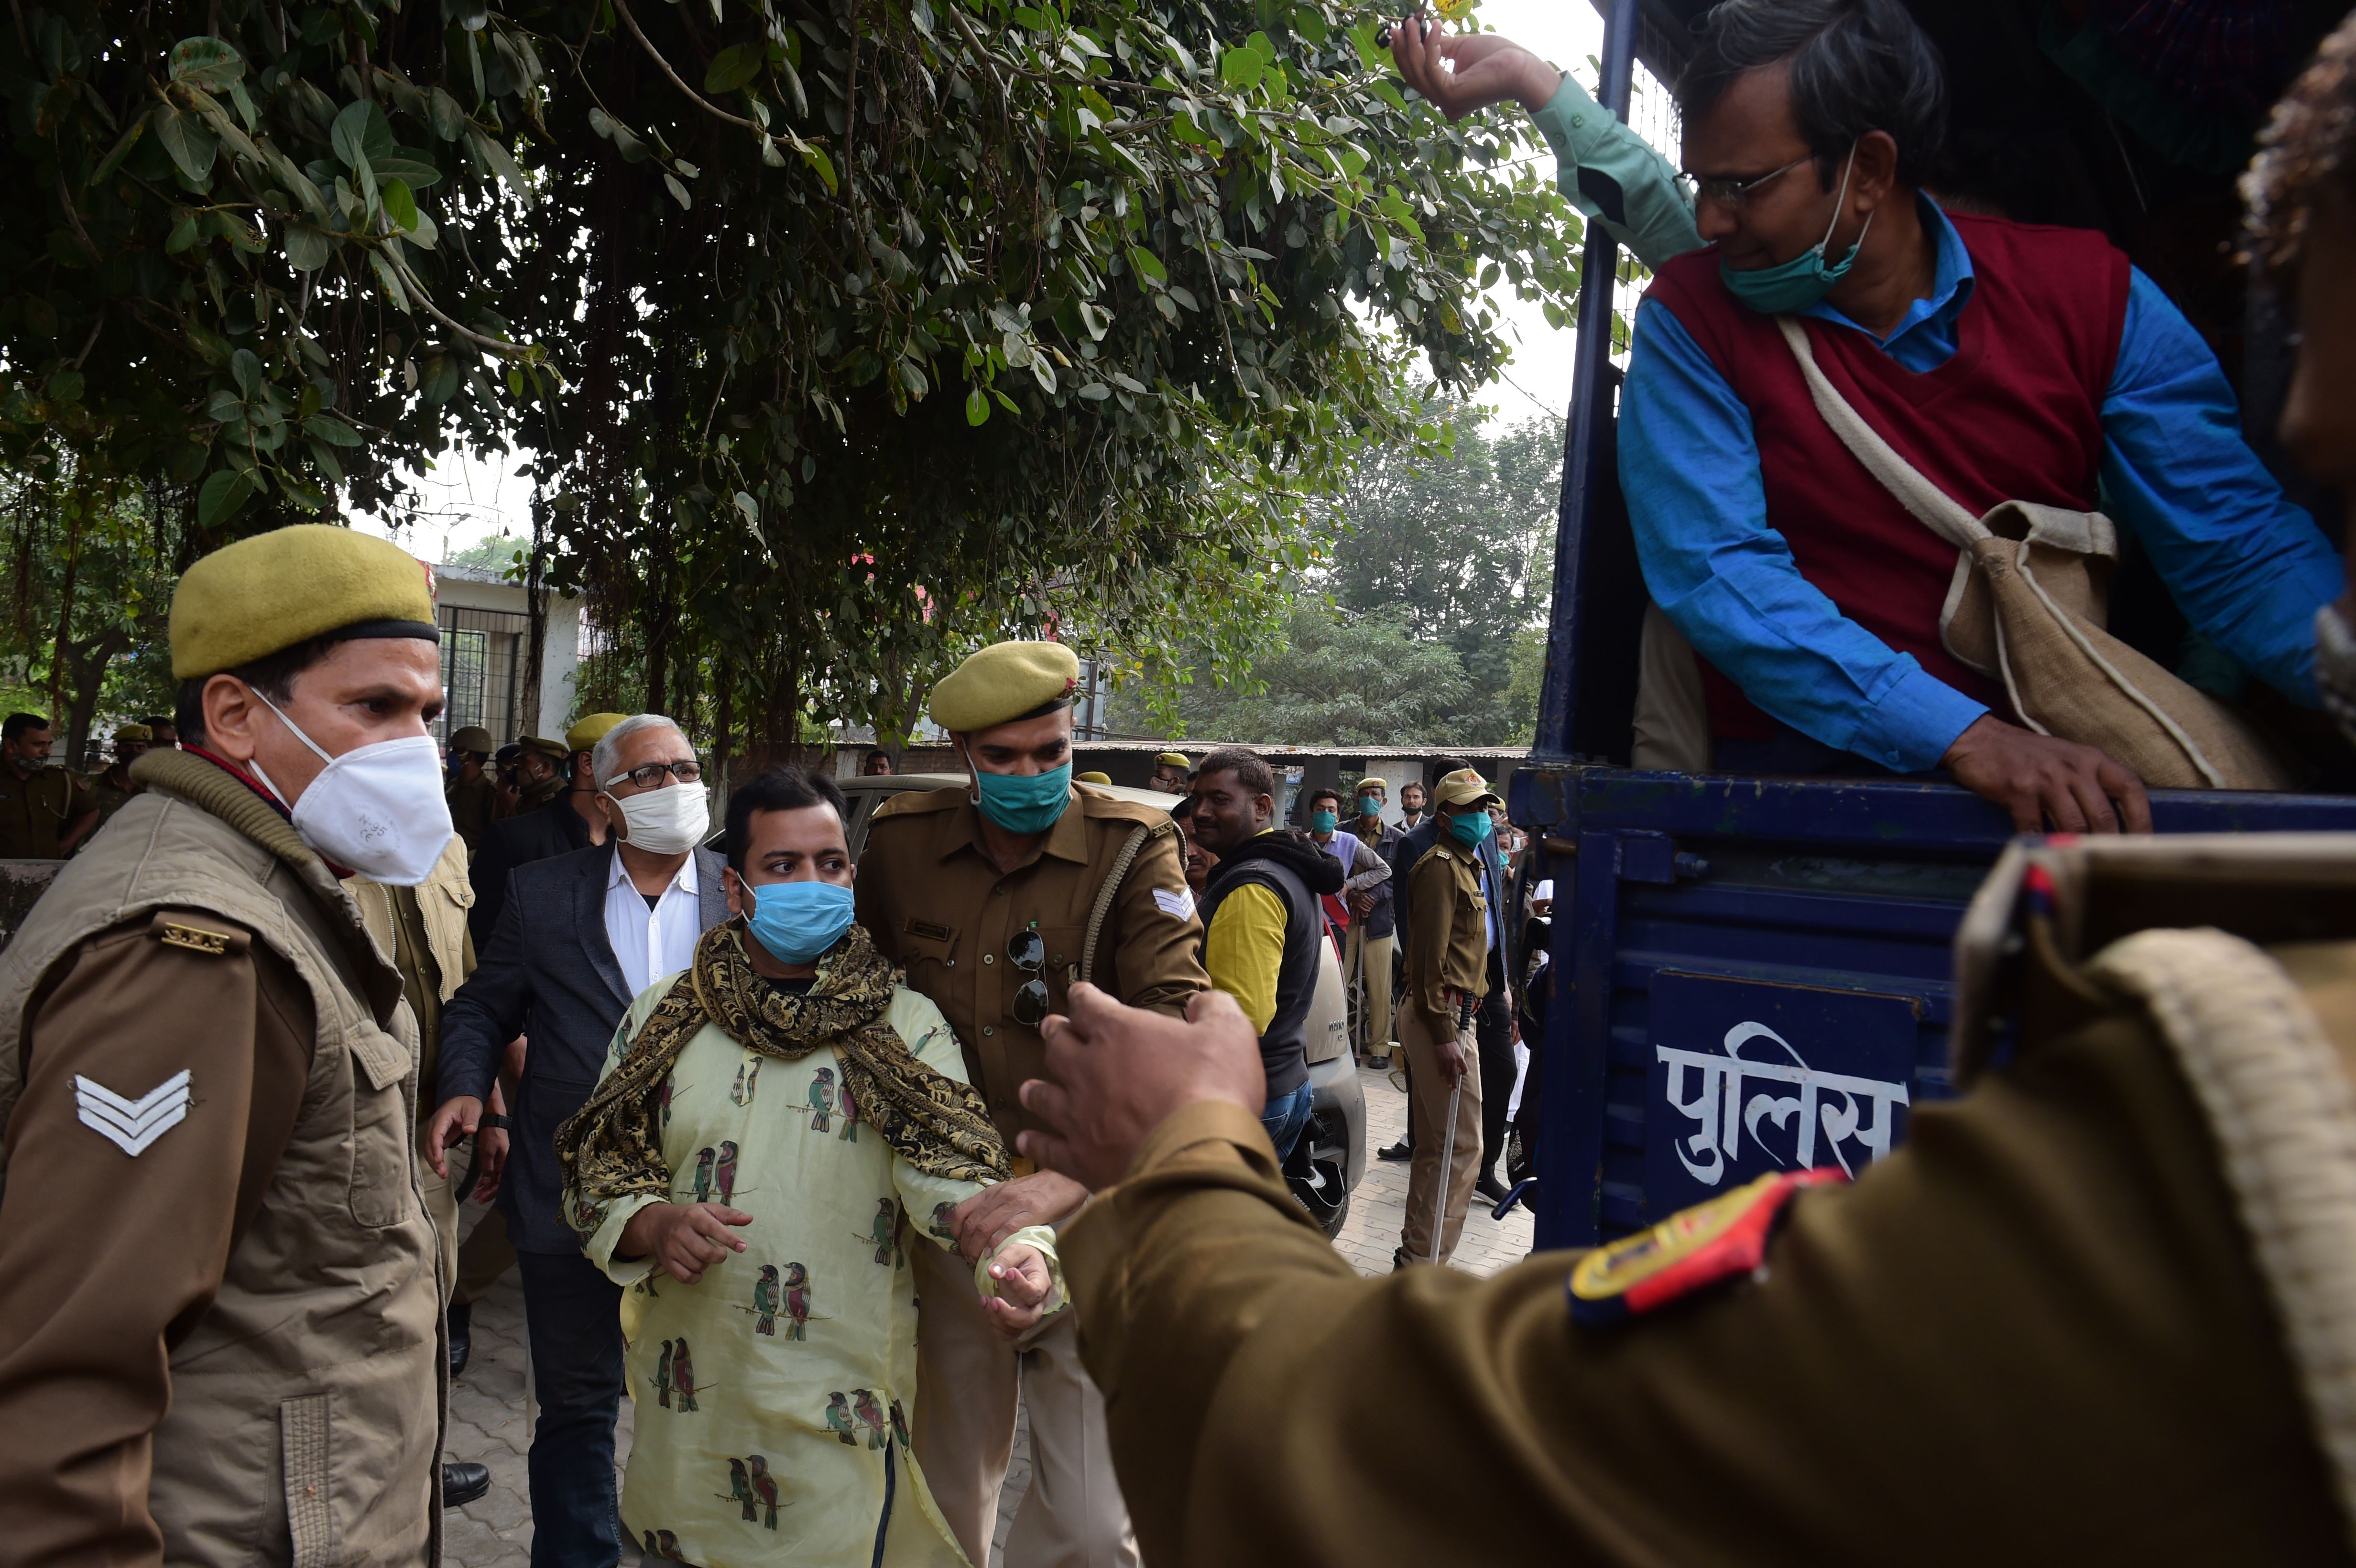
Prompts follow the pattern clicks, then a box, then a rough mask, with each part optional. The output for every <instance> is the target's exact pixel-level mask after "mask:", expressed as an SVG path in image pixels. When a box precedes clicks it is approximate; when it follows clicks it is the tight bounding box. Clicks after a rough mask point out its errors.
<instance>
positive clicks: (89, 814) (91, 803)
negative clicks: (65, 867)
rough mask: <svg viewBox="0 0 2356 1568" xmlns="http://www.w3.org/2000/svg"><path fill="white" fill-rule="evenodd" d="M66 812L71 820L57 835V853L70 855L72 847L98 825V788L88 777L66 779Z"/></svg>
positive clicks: (88, 835) (72, 850) (89, 834)
mask: <svg viewBox="0 0 2356 1568" xmlns="http://www.w3.org/2000/svg"><path fill="white" fill-rule="evenodd" d="M66 785H67V788H66V812H67V815H69V816H72V818H73V820H72V821H71V822H70V823H68V824H67V825H66V830H65V831H64V832H63V833H60V834H59V835H58V853H59V854H60V855H70V854H72V853H73V852H74V847H75V846H76V845H78V844H80V842H81V841H82V840H83V839H85V838H87V837H90V836H91V833H92V832H93V831H95V830H96V829H97V827H98V790H97V787H96V786H95V785H93V784H91V782H90V781H89V780H88V779H86V778H80V777H72V778H69V779H68V780H67V781H66Z"/></svg>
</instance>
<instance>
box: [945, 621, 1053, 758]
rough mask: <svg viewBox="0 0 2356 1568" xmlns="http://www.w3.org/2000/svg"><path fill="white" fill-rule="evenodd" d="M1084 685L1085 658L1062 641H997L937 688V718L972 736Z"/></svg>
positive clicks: (950, 728)
mask: <svg viewBox="0 0 2356 1568" xmlns="http://www.w3.org/2000/svg"><path fill="white" fill-rule="evenodd" d="M1079 683H1080V661H1079V658H1078V657H1077V656H1076V655H1075V654H1074V653H1073V652H1072V650H1071V649H1069V648H1067V647H1066V646H1065V645H1063V644H1061V643H992V644H991V645H990V646H988V647H986V648H983V649H982V650H981V651H980V652H979V653H976V654H974V655H972V656H970V657H969V658H968V659H967V660H966V661H965V663H963V664H961V665H959V666H958V667H957V668H955V669H953V670H951V671H950V672H949V673H948V675H946V676H944V677H942V678H941V682H940V684H939V685H938V686H936V687H934V688H933V701H932V715H933V722H934V723H936V724H937V725H939V726H940V727H941V728H942V729H944V730H947V731H949V732H950V733H952V734H957V735H969V734H971V733H973V732H974V731H977V730H987V729H989V728H990V727H991V725H993V724H1003V723H1005V722H1007V721H1008V720H1012V719H1020V718H1022V717H1023V715H1024V714H1026V713H1029V712H1032V711H1033V710H1034V709H1041V708H1044V707H1045V706H1047V704H1049V703H1051V702H1054V701H1056V700H1057V699H1063V698H1068V697H1070V696H1071V695H1072V690H1073V688H1075V687H1076V686H1078V685H1079Z"/></svg>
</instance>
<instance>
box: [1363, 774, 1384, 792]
mask: <svg viewBox="0 0 2356 1568" xmlns="http://www.w3.org/2000/svg"><path fill="white" fill-rule="evenodd" d="M1370 784H1371V785H1373V786H1374V787H1375V788H1376V789H1388V788H1390V787H1391V784H1390V780H1388V779H1378V778H1376V776H1375V775H1374V774H1372V773H1368V774H1367V775H1366V776H1365V778H1362V779H1360V780H1359V781H1358V787H1359V788H1360V789H1365V788H1366V787H1367V786H1368V785H1370Z"/></svg>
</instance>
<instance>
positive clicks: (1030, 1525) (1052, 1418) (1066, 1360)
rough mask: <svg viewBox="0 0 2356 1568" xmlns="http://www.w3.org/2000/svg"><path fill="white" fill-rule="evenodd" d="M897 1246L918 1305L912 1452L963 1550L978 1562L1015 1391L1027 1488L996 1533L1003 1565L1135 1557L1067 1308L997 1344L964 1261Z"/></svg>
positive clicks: (1091, 1567) (985, 1550)
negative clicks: (909, 1267)
mask: <svg viewBox="0 0 2356 1568" xmlns="http://www.w3.org/2000/svg"><path fill="white" fill-rule="evenodd" d="M909 1254H910V1256H911V1257H913V1258H914V1259H915V1260H916V1296H917V1302H918V1308H919V1309H918V1312H917V1315H916V1419H915V1424H914V1429H913V1433H912V1435H913V1437H914V1439H915V1442H916V1463H917V1464H919V1465H920V1466H922V1467H924V1472H925V1482H926V1486H928V1487H930V1488H932V1493H933V1501H934V1502H935V1503H936V1504H937V1505H938V1506H939V1508H940V1510H941V1517H942V1518H944V1519H946V1520H948V1525H949V1529H950V1531H951V1532H952V1533H954V1534H955V1535H956V1536H957V1538H958V1544H959V1545H961V1546H963V1547H964V1548H965V1552H966V1556H967V1557H968V1558H969V1559H970V1560H971V1561H972V1562H974V1563H988V1562H989V1561H990V1546H991V1539H992V1537H993V1536H995V1535H996V1533H997V1531H998V1493H999V1489H1000V1488H1001V1487H1003V1486H1004V1485H1005V1484H1006V1469H1007V1466H1008V1464H1009V1463H1010V1462H1011V1460H1012V1457H1013V1453H1014V1415H1015V1404H1016V1402H1017V1400H1018V1399H1019V1400H1020V1401H1021V1403H1022V1404H1023V1408H1024V1409H1025V1410H1027V1411H1028V1412H1029V1413H1030V1416H1031V1489H1030V1491H1029V1492H1028V1493H1027V1494H1026V1495H1025V1496H1024V1498H1023V1504H1022V1508H1021V1510H1020V1511H1019V1512H1017V1513H1016V1515H1015V1518H1014V1528H1013V1530H1012V1532H1011V1533H1010V1534H1009V1535H1008V1537H1007V1541H1006V1568H1137V1563H1138V1555H1137V1537H1136V1535H1135V1534H1134V1533H1133V1532H1132V1531H1130V1526H1129V1505H1128V1504H1126V1503H1125V1502H1123V1501H1122V1500H1121V1496H1120V1486H1119V1482H1117V1481H1116V1480H1114V1478H1113V1473H1112V1441H1111V1438H1110V1436H1109V1435H1108V1434H1107V1432H1106V1430H1105V1406H1104V1395H1102V1394H1101V1393H1098V1392H1097V1386H1096V1384H1095V1383H1094V1382H1092V1381H1089V1379H1088V1374H1087V1369H1086V1368H1084V1367H1082V1366H1081V1365H1080V1346H1079V1325H1078V1323H1077V1321H1076V1317H1075V1314H1074V1312H1073V1310H1072V1308H1070V1307H1066V1308H1065V1309H1064V1310H1063V1311H1061V1312H1058V1313H1056V1314H1055V1316H1054V1317H1050V1318H1048V1319H1047V1321H1046V1322H1045V1323H1044V1324H1043V1325H1041V1326H1040V1328H1039V1329H1038V1330H1037V1332H1035V1333H1033V1334H1032V1335H1030V1336H1029V1337H1028V1338H1026V1339H1024V1340H1023V1341H1021V1342H1020V1343H1017V1344H1009V1343H1008V1342H1007V1341H1006V1340H1005V1339H1001V1338H1000V1337H999V1334H998V1331H997V1330H996V1329H994V1328H991V1325H990V1319H989V1317H987V1316H985V1315H984V1313H983V1311H982V1307H981V1298H980V1296H978V1295H977V1294H976V1293H975V1291H974V1286H973V1269H972V1266H971V1265H970V1264H967V1263H965V1262H964V1261H962V1260H961V1259H959V1258H958V1256H957V1254H955V1253H950V1252H947V1251H945V1250H943V1249H942V1248H939V1247H937V1246H934V1245H932V1244H930V1243H924V1242H919V1243H916V1245H914V1246H912V1247H911V1248H910V1249H909Z"/></svg>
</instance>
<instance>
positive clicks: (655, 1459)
mask: <svg viewBox="0 0 2356 1568" xmlns="http://www.w3.org/2000/svg"><path fill="white" fill-rule="evenodd" d="M675 978H677V977H676V976H673V977H672V979H675ZM672 979H665V980H660V981H658V982H656V983H655V984H654V985H653V986H652V987H648V989H647V990H646V991H645V992H644V993H642V994H641V995H640V996H639V997H638V998H637V1001H636V1002H635V1003H634V1004H633V1005H632V1006H631V1008H630V1011H629V1014H628V1016H627V1017H626V1018H625V1019H623V1020H622V1024H621V1027H620V1029H617V1030H616V1034H615V1037H614V1042H613V1045H612V1047H611V1048H610V1049H609V1050H608V1051H607V1053H606V1061H605V1072H608V1073H610V1072H613V1071H614V1068H615V1066H616V1064H617V1063H618V1062H619V1061H621V1060H622V1057H623V1054H624V1053H625V1052H626V1050H627V1048H628V1042H629V1040H631V1038H632V1037H634V1036H635V1035H636V1034H637V1031H638V1029H640V1027H641V1026H642V1025H643V1024H644V1023H645V1022H646V1019H647V1016H648V1014H649V1013H651V1012H652V1011H653V1010H654V1008H655V1006H656V1004H657V1003H659V1002H660V1001H661V999H662V997H663V995H664V993H665V992H667V991H668V990H669V987H670V985H671V983H672ZM888 1016H889V1018H890V1020H891V1024H892V1027H893V1028H894V1029H896V1030H898V1031H899V1034H900V1038H901V1039H902V1040H905V1041H906V1042H907V1044H908V1049H909V1050H910V1051H912V1052H914V1053H915V1054H916V1057H917V1058H918V1059H919V1060H921V1061H924V1062H925V1063H926V1065H927V1066H930V1067H932V1068H933V1069H934V1070H935V1071H937V1072H942V1073H946V1074H948V1076H950V1077H953V1078H956V1079H958V1080H959V1081H960V1082H962V1081H964V1079H965V1058H964V1053H963V1052H962V1051H960V1050H959V1049H958V1041H957V1037H956V1036H955V1035H954V1034H952V1033H951V1032H950V1029H949V1027H948V1023H947V1022H946V1021H944V1020H943V1019H942V1018H941V1015H940V1012H939V1010H938V1009H937V1008H935V1007H934V1006H933V1004H932V1003H931V1002H928V1001H926V999H925V998H924V997H920V996H918V995H917V994H916V992H914V991H911V990H908V989H907V988H905V987H900V988H899V989H897V990H896V991H895V992H894V996H893V999H892V1006H891V1009H890V1013H889V1015H888ZM661 1136H662V1149H663V1161H664V1164H665V1165H667V1166H668V1167H669V1169H670V1171H671V1199H672V1201H674V1202H680V1203H693V1202H714V1203H725V1204H728V1205H730V1206H732V1207H734V1208H736V1209H740V1210H743V1211H744V1212H746V1213H748V1214H750V1215H752V1216H753V1222H752V1223H751V1224H749V1225H746V1226H744V1227H742V1228H741V1229H739V1230H738V1231H737V1232H736V1234H737V1235H738V1236H740V1237H741V1238H743V1240H744V1242H745V1243H746V1246H745V1250H744V1251H743V1252H741V1253H730V1254H729V1255H728V1256H727V1257H725V1258H723V1260H722V1261H721V1262H719V1263H717V1264H713V1265H712V1267H710V1268H708V1269H706V1270H705V1271H704V1273H703V1277H702V1278H701V1280H699V1281H698V1282H697V1283H696V1284H694V1285H681V1284H680V1283H679V1282H678V1281H677V1280H675V1279H673V1278H671V1276H670V1275H668V1274H665V1273H663V1272H661V1271H660V1270H659V1269H658V1268H657V1267H655V1265H654V1264H653V1262H652V1260H651V1259H648V1258H640V1259H637V1260H634V1261H628V1262H623V1261H618V1260H616V1258H615V1256H614V1249H615V1247H616V1245H617V1244H618V1243H619V1242H620V1240H621V1235H622V1230H623V1227H625V1226H626V1225H627V1224H628V1223H629V1220H630V1216H632V1215H633V1214H635V1213H637V1211H639V1210H640V1209H642V1208H645V1207H646V1206H647V1205H648V1204H649V1203H654V1202H659V1201H660V1200H659V1199H656V1198H651V1197H633V1198H627V1199H623V1200H618V1201H616V1202H614V1203H612V1204H609V1205H606V1206H605V1209H604V1211H603V1215H602V1219H601V1220H600V1222H599V1224H598V1226H597V1229H596V1231H595V1232H594V1234H592V1235H591V1236H590V1238H589V1240H588V1243H587V1246H586V1249H585V1250H586V1252H587V1253H588V1255H589V1258H590V1260H591V1261H592V1262H593V1263H594V1264H597V1265H598V1266H599V1267H600V1268H602V1269H604V1270H605V1273H606V1274H607V1275H610V1276H611V1277H612V1278H613V1279H614V1280H615V1281H616V1283H617V1284H619V1285H622V1286H623V1287H624V1295H623V1299H622V1328H623V1332H624V1334H625V1335H626V1337H627V1339H628V1341H629V1347H628V1351H627V1360H626V1366H627V1371H628V1381H629V1389H630V1397H631V1398H632V1399H633V1400H634V1401H636V1402H637V1426H636V1435H635V1437H634V1438H633V1440H632V1443H631V1449H630V1461H629V1469H628V1471H627V1473H626V1476H625V1477H624V1479H623V1485H622V1522H623V1525H624V1528H625V1529H626V1531H627V1532H628V1534H629V1537H630V1539H631V1540H632V1541H635V1542H637V1544H638V1545H639V1546H640V1547H641V1548H643V1550H644V1551H645V1552H646V1555H647V1558H648V1561H649V1562H657V1563H660V1562H674V1561H676V1562H686V1563H702V1564H704V1565H705V1568H740V1565H742V1568H751V1565H753V1564H780V1563H793V1564H796V1565H798V1568H799V1565H808V1568H955V1565H957V1564H962V1563H965V1554H964V1552H961V1551H960V1550H959V1549H958V1544H957V1541H956V1539H955V1538H954V1537H953V1536H952V1535H951V1534H950V1532H949V1530H948V1525H947V1524H946V1523H945V1522H944V1521H943V1520H942V1519H941V1516H940V1511H939V1509H937V1508H936V1507H935V1506H934V1503H933V1499H932V1494H931V1492H930V1491H929V1490H928V1489H927V1488H926V1486H925V1482H924V1477H923V1475H922V1473H921V1472H920V1471H919V1470H918V1469H917V1467H916V1463H915V1461H914V1459H913V1458H912V1457H911V1456H910V1455H909V1453H908V1412H909V1411H910V1410H911V1409H912V1408H914V1406H915V1404H916V1294H915V1289H914V1286H913V1285H912V1283H911V1271H910V1269H909V1266H908V1259H907V1253H906V1248H907V1247H909V1246H912V1245H914V1246H943V1247H946V1246H948V1244H949V1243H948V1227H947V1225H946V1223H945V1221H946V1218H947V1215H948V1211H949V1210H950V1209H951V1208H953V1207H955V1206H956V1205H957V1204H958V1203H960V1202H962V1201H964V1200H966V1199H968V1198H969V1197H971V1196H972V1195H973V1194H974V1193H976V1192H978V1191H980V1186H978V1185H977V1184H975V1183H973V1182H969V1181H952V1180H949V1179H947V1178H944V1177H937V1176H928V1175H926V1174H925V1173H924V1172H922V1171H919V1170H917V1169H916V1168H914V1167H913V1166H910V1165H909V1164H907V1163H906V1162H905V1160H902V1159H900V1158H898V1157H896V1156H894V1153H893V1152H892V1149H891V1147H890V1146H888V1145H887V1144H885V1143H884V1141H883V1138H882V1137H881V1136H879V1135H877V1134H876V1133H875V1131H874V1130H873V1128H872V1127H868V1126H866V1125H863V1124H862V1122H861V1120H860V1118H859V1114H858V1107H857V1106H856V1105H854V1104H851V1100H850V1098H849V1096H848V1094H847V1093H846V1091H845V1088H844V1085H843V1083H842V1068H841V1058H840V1056H839V1055H838V1053H836V1052H835V1051H831V1050H826V1049H820V1050H817V1051H811V1052H810V1053H809V1055H807V1056H804V1057H802V1058H800V1059H799V1060H798V1061H785V1060H782V1059H779V1058H776V1057H763V1056H760V1055H759V1054H757V1053H755V1052H754V1051H747V1050H745V1049H744V1047H742V1046H740V1045H738V1044H737V1043H736V1042H735V1041H734V1040H731V1039H729V1038H728V1036H727V1035H726V1034H725V1033H723V1031H722V1030H721V1029H719V1028H718V1027H717V1026H715V1025H712V1024H706V1025H705V1026H704V1027H703V1029H702V1030H701V1032H700V1033H698V1034H697V1035H696V1036H695V1038H694V1039H692V1040H690V1041H688V1043H687V1048H686V1049H685V1050H684V1051H681V1052H680V1058H679V1061H678V1063H677V1064H676V1065H675V1066H674V1067H673V1068H672V1069H671V1073H670V1077H669V1081H668V1082H667V1083H665V1085H664V1090H663V1111H662V1119H661ZM577 1201H578V1194H577V1193H573V1192H568V1193H567V1194H566V1202H567V1204H568V1206H570V1205H572V1204H574V1203H576V1202H577ZM592 1212H595V1208H594V1206H592ZM904 1217H906V1218H907V1219H908V1221H909V1222H908V1223H905V1224H904V1223H903V1219H904ZM1011 1240H1012V1241H1021V1242H1027V1243H1031V1244H1032V1245H1033V1246H1035V1247H1037V1248H1038V1249H1039V1250H1040V1251H1041V1253H1044V1254H1045V1256H1046V1257H1047V1259H1048V1261H1049V1267H1050V1268H1051V1270H1052V1269H1054V1268H1055V1266H1056V1265H1055V1233H1054V1232H1052V1231H1050V1230H1048V1229H1046V1228H1045V1227H1033V1228H1032V1229H1029V1230H1025V1231H1022V1232H1017V1234H1016V1235H1015V1236H1014V1237H1012V1238H1011ZM976 1283H977V1284H978V1285H980V1288H981V1289H982V1290H983V1291H985V1292H987V1291H989V1290H990V1289H991V1281H990V1279H989V1276H988V1274H987V1272H986V1270H984V1269H977V1270H976ZM1062 1296H1063V1292H1062V1285H1061V1280H1060V1276H1059V1277H1058V1280H1057V1286H1056V1291H1055V1296H1054V1297H1053V1298H1051V1305H1054V1304H1055V1303H1058V1302H1060V1301H1061V1299H1062Z"/></svg>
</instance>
